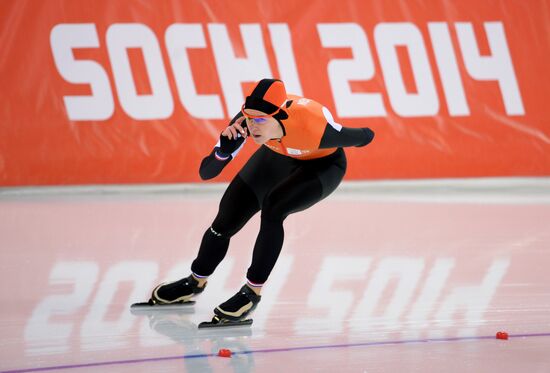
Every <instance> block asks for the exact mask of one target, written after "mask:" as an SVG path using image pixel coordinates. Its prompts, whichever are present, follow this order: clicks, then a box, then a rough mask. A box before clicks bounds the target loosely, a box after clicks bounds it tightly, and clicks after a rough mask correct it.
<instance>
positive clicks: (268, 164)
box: [149, 79, 374, 323]
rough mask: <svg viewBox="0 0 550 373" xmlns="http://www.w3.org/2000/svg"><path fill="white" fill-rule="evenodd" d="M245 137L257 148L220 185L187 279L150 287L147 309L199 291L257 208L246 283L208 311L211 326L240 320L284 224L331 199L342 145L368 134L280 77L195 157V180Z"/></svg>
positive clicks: (265, 82)
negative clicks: (211, 316)
mask: <svg viewBox="0 0 550 373" xmlns="http://www.w3.org/2000/svg"><path fill="white" fill-rule="evenodd" d="M248 137H252V139H253V140H254V142H255V143H256V144H258V145H260V147H259V149H258V150H257V151H256V152H255V153H254V154H253V155H252V157H251V158H250V159H249V160H248V162H247V163H246V164H245V165H244V166H243V168H242V169H241V170H240V171H239V172H238V174H237V175H236V176H235V177H234V178H233V180H232V181H231V183H230V184H229V186H228V187H227V189H226V191H225V193H224V195H223V197H222V199H221V202H220V206H219V211H218V214H217V216H216V218H215V219H214V221H213V222H212V225H211V226H210V227H208V229H207V230H206V232H205V233H204V236H203V238H202V242H201V245H200V248H199V252H198V255H197V257H196V259H195V260H194V261H193V263H192V265H191V274H190V275H189V276H188V277H186V278H183V279H181V280H178V281H174V282H170V283H163V284H160V285H158V286H157V287H156V288H155V289H154V290H153V292H152V295H151V300H150V301H149V303H150V304H151V303H152V304H158V305H166V304H174V303H185V302H189V301H191V298H192V297H193V296H195V295H197V294H200V293H201V292H202V291H203V290H204V288H205V286H206V283H207V279H208V276H210V275H211V274H212V273H213V272H214V270H215V269H216V267H217V266H218V264H220V262H221V261H222V259H223V258H224V256H225V254H226V253H227V250H228V247H229V241H230V239H231V237H232V236H233V235H235V234H236V233H237V232H238V231H239V230H240V229H241V228H242V227H243V226H244V225H245V224H246V223H247V222H248V221H249V219H250V218H251V217H252V216H254V215H255V214H256V213H257V212H258V211H261V223H260V231H259V233H258V236H257V238H256V243H255V245H254V250H253V254H252V262H251V264H250V267H249V268H248V272H247V275H246V279H247V281H246V284H245V285H243V287H242V288H241V289H240V290H239V292H238V293H237V294H235V295H234V296H232V297H231V298H229V299H228V300H227V301H226V302H224V303H222V304H220V305H219V306H218V307H216V308H215V309H214V314H215V315H216V316H214V319H215V320H216V319H217V321H215V322H214V323H219V322H220V321H221V322H222V323H235V322H239V321H240V320H244V319H245V318H246V317H247V316H248V315H250V313H251V312H252V311H253V310H254V309H255V308H256V306H257V305H258V303H259V302H260V299H261V295H260V292H261V290H262V286H263V285H264V283H265V282H266V281H267V279H268V277H269V274H270V273H271V271H272V269H273V267H274V266H275V262H276V261H277V258H278V257H279V253H280V252H281V248H282V246H283V239H284V228H283V222H284V220H285V219H286V218H287V216H289V215H290V214H293V213H296V212H299V211H303V210H305V209H307V208H309V207H311V206H313V205H314V204H316V203H317V202H319V201H321V200H322V199H324V198H325V197H327V196H328V195H329V194H331V193H332V192H333V191H334V190H335V189H336V187H337V186H338V185H339V184H340V182H341V181H342V178H343V177H344V174H345V172H346V155H345V153H344V150H343V148H345V147H350V146H355V147H362V146H365V145H367V144H369V143H370V142H371V141H372V139H373V138H374V132H373V131H372V130H370V129H369V128H347V127H343V126H341V125H340V124H338V123H336V122H334V120H333V118H332V115H331V113H330V112H329V111H328V109H327V108H325V107H324V106H322V105H321V104H319V103H317V102H315V101H313V100H310V99H307V98H303V97H298V96H294V95H287V93H286V89H285V86H284V83H283V82H282V81H281V80H278V79H262V80H260V81H259V82H257V83H256V85H255V86H254V88H253V89H252V91H251V92H250V94H249V95H248V96H247V97H246V100H245V102H244V104H243V105H242V108H241V111H240V112H239V113H238V114H237V115H236V116H235V117H234V118H233V119H232V120H231V122H230V123H229V125H228V127H227V128H225V129H224V130H223V132H222V133H221V135H220V139H219V142H218V143H217V144H216V146H215V147H214V149H213V150H212V152H211V153H210V154H209V155H208V156H207V157H206V158H204V159H203V161H202V163H201V165H200V170H199V174H200V176H201V178H202V179H203V180H207V179H211V178H214V177H216V176H217V175H219V173H220V172H221V171H222V170H223V168H224V167H225V166H226V165H227V164H228V163H229V162H231V160H232V159H233V158H235V156H236V155H237V153H238V152H239V151H240V149H241V148H242V146H243V145H244V142H245V141H246V139H247V138H248Z"/></svg>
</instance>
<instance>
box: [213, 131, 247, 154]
mask: <svg viewBox="0 0 550 373" xmlns="http://www.w3.org/2000/svg"><path fill="white" fill-rule="evenodd" d="M243 142H244V137H242V136H241V135H240V134H239V135H237V138H236V139H231V140H230V139H229V137H226V136H222V135H220V150H219V151H218V153H219V154H220V155H223V156H228V155H230V154H231V153H233V152H234V151H235V150H237V149H239V146H241V145H242V143H243Z"/></svg>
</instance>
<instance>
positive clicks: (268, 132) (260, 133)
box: [243, 109, 283, 145]
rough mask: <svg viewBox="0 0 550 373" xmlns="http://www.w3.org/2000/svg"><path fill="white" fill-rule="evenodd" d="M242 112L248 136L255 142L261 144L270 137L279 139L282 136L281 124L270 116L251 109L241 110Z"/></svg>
mask: <svg viewBox="0 0 550 373" xmlns="http://www.w3.org/2000/svg"><path fill="white" fill-rule="evenodd" d="M243 114H244V116H245V118H246V125H247V126H248V130H249V132H250V137H252V139H253V140H254V142H255V143H256V144H259V145H261V144H264V143H265V142H267V141H269V140H271V139H280V138H281V137H283V129H282V128H281V125H280V124H279V122H278V121H277V120H276V119H275V118H273V117H272V116H269V115H267V114H266V113H264V112H261V111H259V110H253V109H246V110H243Z"/></svg>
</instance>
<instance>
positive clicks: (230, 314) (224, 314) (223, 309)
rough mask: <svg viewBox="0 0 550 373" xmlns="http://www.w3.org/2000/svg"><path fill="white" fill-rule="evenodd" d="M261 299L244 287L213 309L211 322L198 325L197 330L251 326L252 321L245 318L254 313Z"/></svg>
mask: <svg viewBox="0 0 550 373" xmlns="http://www.w3.org/2000/svg"><path fill="white" fill-rule="evenodd" d="M261 299H262V297H261V296H260V295H257V294H256V293H255V292H254V291H253V290H252V289H250V288H249V287H248V286H246V285H244V286H243V287H242V288H241V290H239V292H238V293H237V294H235V295H234V296H232V297H231V298H229V300H227V301H226V302H225V303H222V304H220V305H219V306H218V307H216V309H214V314H215V316H214V317H213V318H212V321H205V322H202V323H200V324H199V328H200V329H203V328H218V327H228V326H247V325H252V319H247V316H249V315H250V314H251V313H252V311H254V309H255V308H256V306H257V305H258V303H259V302H260V300H261Z"/></svg>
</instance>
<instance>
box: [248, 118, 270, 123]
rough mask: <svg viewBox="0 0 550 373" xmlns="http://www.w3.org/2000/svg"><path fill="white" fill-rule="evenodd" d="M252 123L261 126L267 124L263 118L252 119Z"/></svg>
mask: <svg viewBox="0 0 550 373" xmlns="http://www.w3.org/2000/svg"><path fill="white" fill-rule="evenodd" d="M252 121H253V122H254V123H256V124H261V123H265V122H267V119H265V118H252Z"/></svg>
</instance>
